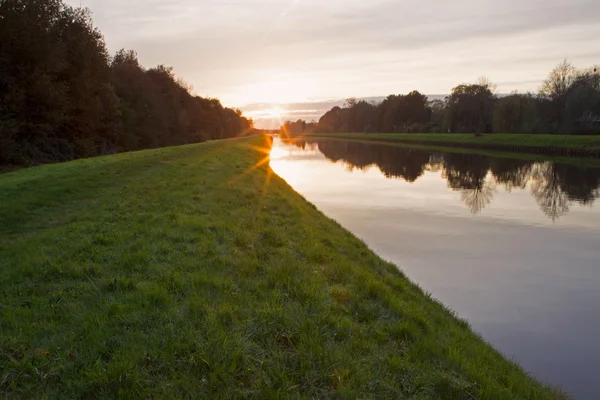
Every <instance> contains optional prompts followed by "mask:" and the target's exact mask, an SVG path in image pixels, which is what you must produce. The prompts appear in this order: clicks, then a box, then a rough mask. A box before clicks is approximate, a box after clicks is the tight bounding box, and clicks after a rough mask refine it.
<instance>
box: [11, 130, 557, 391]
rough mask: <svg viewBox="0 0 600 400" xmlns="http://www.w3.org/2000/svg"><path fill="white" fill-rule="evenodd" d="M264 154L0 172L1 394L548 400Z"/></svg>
mask: <svg viewBox="0 0 600 400" xmlns="http://www.w3.org/2000/svg"><path fill="white" fill-rule="evenodd" d="M270 143H271V139H270V138H268V137H265V136H255V137H251V138H244V139H232V140H224V141H213V142H207V143H204V144H197V145H187V146H181V147H171V148H163V149H158V150H145V151H140V152H135V153H123V154H118V155H114V156H107V157H99V158H91V159H85V160H78V161H72V162H69V163H64V164H54V165H45V166H41V167H35V168H30V169H24V170H19V171H15V172H9V173H6V174H3V175H0V269H1V270H2V271H3V273H2V274H1V275H0V397H3V398H42V399H58V398H127V399H129V398H140V399H143V398H154V397H157V398H223V399H225V398H359V397H360V398H410V399H432V398H443V399H475V398H481V399H507V398H514V399H560V398H565V395H564V394H562V393H561V392H559V391H557V390H555V389H552V388H550V387H547V386H544V385H542V384H541V383H539V382H537V381H536V380H535V379H533V378H531V377H530V376H528V375H527V374H526V373H524V372H523V371H522V370H521V369H520V368H519V366H517V365H516V364H514V363H512V362H510V361H509V360H507V359H505V358H504V357H503V356H502V355H501V354H499V353H498V352H497V351H495V350H494V349H493V348H492V347H490V346H489V345H488V344H486V343H485V342H484V341H483V340H482V339H481V338H480V337H479V336H477V335H476V334H474V333H473V332H472V331H471V329H470V328H469V325H468V324H467V323H466V322H465V321H463V320H460V319H458V318H457V317H456V316H455V315H454V314H453V313H452V312H450V311H449V310H447V309H446V308H445V307H444V306H443V305H441V304H439V303H438V302H436V301H434V300H433V299H432V298H431V297H430V296H428V295H427V294H426V293H423V291H422V290H421V289H419V288H418V287H417V286H416V285H414V284H412V283H411V282H409V281H408V279H407V278H406V277H405V276H404V275H403V274H402V272H401V271H400V270H399V269H398V267H396V266H395V265H392V264H390V263H387V262H385V261H383V260H382V259H381V258H379V257H378V256H377V255H375V254H374V253H373V252H372V251H371V250H370V249H369V248H368V247H367V246H366V245H365V244H364V243H363V242H361V241H360V240H359V239H357V238H356V237H354V236H353V235H352V234H351V233H349V232H348V231H346V230H344V229H343V228H342V227H340V226H339V225H338V224H337V223H336V222H335V221H333V220H331V219H328V218H327V217H325V216H324V215H323V214H321V213H320V212H319V211H318V210H317V209H316V208H315V207H314V206H313V205H311V204H310V203H308V202H307V201H306V200H304V199H303V198H302V197H301V196H300V195H298V194H297V193H295V192H294V191H293V190H292V189H291V187H289V186H288V185H287V184H286V183H285V182H284V181H283V180H282V179H280V178H279V177H277V176H276V175H274V174H273V172H272V171H271V169H270V167H269V163H268V161H269V160H268V152H269V148H270ZM398 240H401V238H399V239H398Z"/></svg>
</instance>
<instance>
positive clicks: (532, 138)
mask: <svg viewBox="0 0 600 400" xmlns="http://www.w3.org/2000/svg"><path fill="white" fill-rule="evenodd" d="M307 136H323V137H340V138H365V137H368V138H381V139H398V140H405V141H411V140H414V141H431V142H438V143H478V144H481V143H483V144H490V145H514V146H528V147H536V146H537V147H553V148H565V149H587V150H599V149H600V135H596V136H574V135H537V134H536V135H532V134H513V133H510V134H509V133H501V134H497V133H496V134H487V135H483V136H481V137H475V136H473V134H470V133H389V134H385V133H369V134H365V133H332V134H309V135H307Z"/></svg>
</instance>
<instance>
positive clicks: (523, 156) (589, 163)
mask: <svg viewBox="0 0 600 400" xmlns="http://www.w3.org/2000/svg"><path fill="white" fill-rule="evenodd" d="M292 140H306V141H310V142H315V141H319V140H338V141H343V142H358V143H366V144H374V143H375V144H378V145H381V146H395V147H404V148H413V149H422V150H428V151H439V152H444V153H459V154H479V155H486V156H490V157H496V158H510V159H516V160H527V161H538V162H544V161H551V162H553V163H557V164H569V165H577V166H580V167H584V168H598V167H600V159H598V158H591V157H564V156H552V155H542V154H528V153H511V152H509V151H494V150H485V149H469V148H463V147H444V146H438V145H435V144H430V145H427V144H418V143H414V142H409V141H406V142H402V141H390V142H388V141H386V142H374V141H373V140H370V139H369V138H368V137H366V138H359V137H354V138H343V137H337V136H335V137H322V136H310V137H303V138H298V139H292Z"/></svg>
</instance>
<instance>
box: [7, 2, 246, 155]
mask: <svg viewBox="0 0 600 400" xmlns="http://www.w3.org/2000/svg"><path fill="white" fill-rule="evenodd" d="M251 127H252V123H251V121H249V120H247V119H246V118H244V117H242V116H241V114H240V113H239V112H238V111H235V110H231V109H227V108H224V107H223V106H221V104H220V103H219V102H218V101H217V100H212V99H203V98H200V97H194V96H193V95H192V94H190V91H189V89H188V88H187V87H186V85H185V84H183V83H182V82H181V81H179V80H177V79H176V77H175V76H174V74H173V70H172V69H171V68H168V67H164V66H158V67H156V68H153V69H150V70H146V69H144V68H143V67H142V66H141V65H140V64H139V62H138V61H137V56H136V54H135V52H132V51H124V50H122V51H120V52H118V53H117V55H116V56H115V57H114V59H112V60H111V57H110V56H109V54H108V52H107V49H106V45H105V43H104V38H103V37H102V34H101V33H100V32H99V31H98V30H97V29H96V28H95V27H94V26H93V23H92V20H91V17H90V13H89V11H88V10H84V9H75V8H72V7H69V6H66V5H65V4H63V3H62V1H61V0H0V165H2V164H26V165H27V164H37V163H46V162H56V161H66V160H72V159H75V158H81V157H89V156H94V155H101V154H109V153H114V152H117V151H123V150H136V149H142V148H151V147H160V146H168V145H177V144H184V143H193V142H200V141H203V140H207V139H218V138H226V137H234V136H237V135H240V134H242V133H244V132H248V131H249V130H250V128H251Z"/></svg>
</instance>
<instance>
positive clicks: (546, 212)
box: [271, 138, 600, 399]
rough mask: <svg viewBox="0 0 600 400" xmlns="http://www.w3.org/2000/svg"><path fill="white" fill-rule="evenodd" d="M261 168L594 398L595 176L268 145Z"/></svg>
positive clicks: (599, 348) (412, 154)
mask: <svg viewBox="0 0 600 400" xmlns="http://www.w3.org/2000/svg"><path fill="white" fill-rule="evenodd" d="M271 167H272V168H273V170H274V171H275V172H276V173H277V174H278V175H279V176H281V177H282V178H283V179H285V180H286V181H287V182H288V183H289V184H290V185H291V186H292V187H293V188H294V189H295V190H296V191H298V192H299V193H301V194H302V195H304V196H305V197H306V198H307V199H308V201H310V202H312V203H313V204H315V205H316V206H317V207H318V208H319V209H320V210H321V211H323V212H324V213H325V214H327V215H328V216H330V217H332V218H334V219H335V220H337V221H338V222H339V223H340V224H342V225H343V226H344V227H345V228H347V229H349V230H350V231H352V232H353V233H354V234H356V235H357V236H359V237H360V238H362V239H363V240H364V241H365V242H366V243H367V244H368V245H369V246H370V247H371V248H372V249H373V250H375V251H376V252H377V253H378V254H379V255H380V256H382V257H383V258H385V259H387V260H390V261H392V262H393V263H395V264H396V265H398V266H399V267H400V268H401V269H402V271H403V272H404V273H405V274H406V275H407V276H408V277H409V278H410V279H411V280H412V281H413V282H416V283H417V284H419V286H421V287H422V288H423V289H424V290H426V291H428V292H430V293H432V295H433V297H435V298H437V299H439V300H441V301H442V302H443V303H444V304H446V305H447V306H448V307H449V308H451V309H453V310H455V311H456V312H457V313H458V315H459V316H460V317H462V318H466V319H467V320H468V321H469V322H470V323H471V326H472V327H473V329H474V330H476V331H477V332H479V333H481V334H482V335H483V337H484V338H485V339H486V340H487V341H488V342H490V343H491V344H493V345H494V346H495V347H496V348H497V349H499V350H500V351H502V352H503V353H504V354H505V355H506V356H508V357H510V358H512V359H514V360H516V361H517V362H518V363H519V364H521V365H522V366H523V368H525V369H526V370H527V371H529V372H530V373H532V374H533V375H534V376H536V377H537V378H539V379H541V380H543V381H545V382H548V383H551V384H553V385H555V386H561V387H562V388H563V389H564V390H565V391H567V392H569V393H571V394H573V395H574V396H575V397H576V398H581V399H599V398H600V376H599V374H600V203H598V204H596V202H597V201H598V202H600V200H598V197H600V168H580V167H577V166H572V165H566V164H554V163H552V162H534V161H524V160H514V159H507V158H494V157H488V156H483V155H475V154H458V153H440V152H435V151H426V150H420V149H409V148H402V147H394V146H386V145H381V144H364V143H356V142H344V141H338V140H318V141H314V142H312V143H310V142H296V143H284V142H282V141H281V140H280V139H278V138H276V139H275V144H274V147H273V150H272V153H271Z"/></svg>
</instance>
